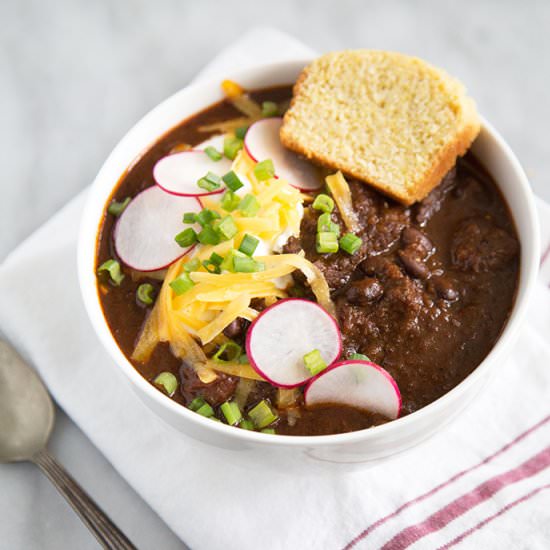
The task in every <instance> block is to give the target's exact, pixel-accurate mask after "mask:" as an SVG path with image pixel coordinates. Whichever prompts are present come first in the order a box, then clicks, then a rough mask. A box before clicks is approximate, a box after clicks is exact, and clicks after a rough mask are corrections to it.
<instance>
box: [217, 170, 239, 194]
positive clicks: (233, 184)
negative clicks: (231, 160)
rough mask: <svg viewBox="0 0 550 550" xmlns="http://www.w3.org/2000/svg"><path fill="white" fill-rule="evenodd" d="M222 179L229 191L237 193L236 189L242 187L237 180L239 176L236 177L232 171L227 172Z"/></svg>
mask: <svg viewBox="0 0 550 550" xmlns="http://www.w3.org/2000/svg"><path fill="white" fill-rule="evenodd" d="M222 179H223V181H224V182H225V185H227V187H228V188H229V189H231V191H237V189H240V188H241V187H242V186H243V185H244V183H243V182H242V181H241V180H240V179H239V176H237V174H235V172H234V171H233V170H230V171H229V172H227V174H225V176H223V178H222Z"/></svg>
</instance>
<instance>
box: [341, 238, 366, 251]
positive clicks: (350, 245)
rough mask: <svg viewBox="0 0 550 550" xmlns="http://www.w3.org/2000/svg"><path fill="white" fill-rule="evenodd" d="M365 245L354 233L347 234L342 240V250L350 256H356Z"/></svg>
mask: <svg viewBox="0 0 550 550" xmlns="http://www.w3.org/2000/svg"><path fill="white" fill-rule="evenodd" d="M362 244H363V241H362V240H361V239H360V238H359V237H357V235H354V234H353V233H346V234H345V235H344V236H343V237H342V238H341V239H340V248H341V249H342V250H343V251H344V252H347V253H348V254H352V255H353V254H355V253H356V252H357V251H358V250H359V249H360V248H361V245H362Z"/></svg>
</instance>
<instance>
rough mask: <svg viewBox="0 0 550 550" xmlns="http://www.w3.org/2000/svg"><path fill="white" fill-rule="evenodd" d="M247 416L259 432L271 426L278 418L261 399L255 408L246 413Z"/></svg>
mask: <svg viewBox="0 0 550 550" xmlns="http://www.w3.org/2000/svg"><path fill="white" fill-rule="evenodd" d="M248 416H249V417H250V419H251V420H252V422H254V426H256V428H258V429H259V430H261V429H262V428H266V427H267V426H269V425H270V424H273V422H275V420H277V419H278V418H279V417H278V416H277V414H275V413H274V412H273V410H272V409H271V407H270V406H269V403H268V402H267V401H266V400H265V399H263V400H262V401H260V402H259V403H258V404H257V405H256V406H255V407H253V408H252V409H250V411H248Z"/></svg>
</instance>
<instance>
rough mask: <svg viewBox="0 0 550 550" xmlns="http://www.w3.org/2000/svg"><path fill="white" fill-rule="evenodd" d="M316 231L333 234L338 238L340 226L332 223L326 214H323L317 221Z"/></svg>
mask: <svg viewBox="0 0 550 550" xmlns="http://www.w3.org/2000/svg"><path fill="white" fill-rule="evenodd" d="M317 231H318V232H319V233H335V234H336V236H337V237H338V236H339V235H340V226H339V225H338V224H337V223H335V222H333V221H332V218H331V217H330V214H329V213H328V212H325V213H324V214H321V215H320V216H319V218H318V219H317Z"/></svg>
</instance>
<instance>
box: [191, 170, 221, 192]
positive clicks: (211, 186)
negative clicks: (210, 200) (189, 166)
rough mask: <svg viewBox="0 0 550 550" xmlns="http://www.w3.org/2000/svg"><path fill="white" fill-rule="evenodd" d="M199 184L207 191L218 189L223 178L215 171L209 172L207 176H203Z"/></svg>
mask: <svg viewBox="0 0 550 550" xmlns="http://www.w3.org/2000/svg"><path fill="white" fill-rule="evenodd" d="M197 185H198V186H199V187H200V188H201V189H205V190H206V191H216V189H219V188H220V187H221V185H222V179H221V178H220V176H217V175H216V174H214V173H213V172H208V174H206V176H204V177H202V178H201V179H200V180H199V181H198V182H197Z"/></svg>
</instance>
